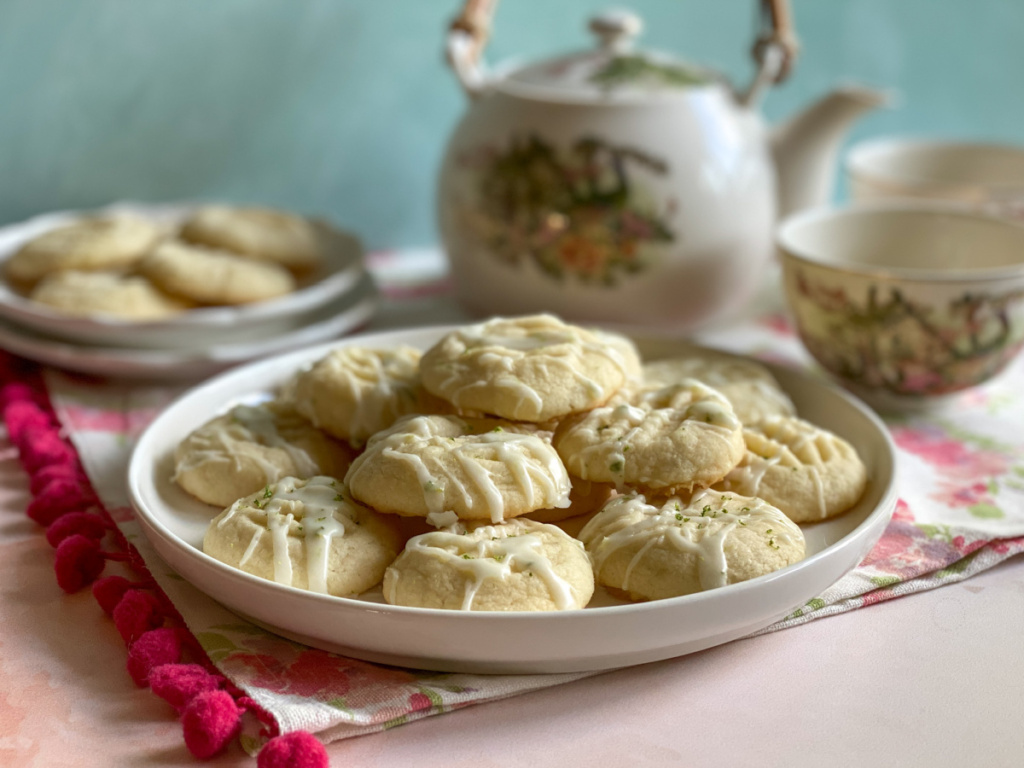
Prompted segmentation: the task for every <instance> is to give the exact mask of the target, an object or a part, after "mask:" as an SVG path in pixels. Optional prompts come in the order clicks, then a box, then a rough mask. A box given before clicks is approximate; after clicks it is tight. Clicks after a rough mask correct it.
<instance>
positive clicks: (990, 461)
mask: <svg viewBox="0 0 1024 768" xmlns="http://www.w3.org/2000/svg"><path fill="white" fill-rule="evenodd" d="M892 437H893V440H894V441H895V442H896V445H897V446H899V448H901V449H902V450H904V451H907V452H908V453H912V454H914V455H915V456H918V457H920V458H921V459H923V460H925V461H927V462H928V463H929V464H931V465H932V466H933V467H935V468H936V469H942V470H943V474H945V475H946V476H947V477H949V476H953V477H956V478H959V479H968V480H976V479H977V478H979V477H994V476H996V475H1002V474H1004V473H1005V472H1006V471H1007V469H1008V468H1009V458H1008V457H1007V456H1006V455H1004V454H1002V453H999V452H998V451H988V450H984V449H982V450H972V449H971V448H969V447H968V446H967V444H966V443H964V442H962V441H960V440H955V439H953V438H950V437H948V436H947V435H946V434H945V433H944V432H943V431H942V430H941V429H940V428H938V427H933V426H924V427H893V428H892Z"/></svg>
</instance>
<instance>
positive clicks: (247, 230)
mask: <svg viewBox="0 0 1024 768" xmlns="http://www.w3.org/2000/svg"><path fill="white" fill-rule="evenodd" d="M179 237H181V239H182V240H185V241H187V242H190V243H196V244H199V245H205V246H208V247H210V248H217V249H220V250H224V251H231V252H232V253H238V254H242V255H243V256H248V257H250V258H252V259H257V260H259V261H268V262H273V263H275V264H280V265H281V266H282V267H287V268H288V269H290V270H292V271H293V272H300V273H303V272H310V271H312V270H314V269H315V268H316V267H317V266H319V264H320V262H321V260H322V259H323V245H322V242H321V237H320V234H319V232H318V230H317V226H316V225H315V224H314V223H313V222H311V221H310V220H309V219H306V218H303V217H302V216H296V215H294V214H291V213H285V212H283V211H274V210H270V209H267V208H231V207H227V206H222V205H211V206H207V207H204V208H200V209H198V210H197V211H195V212H194V213H193V214H192V215H191V216H189V217H188V218H187V219H186V220H185V222H184V223H183V224H182V226H181V232H180V233H179Z"/></svg>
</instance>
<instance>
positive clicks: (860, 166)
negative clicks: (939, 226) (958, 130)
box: [843, 135, 1024, 192]
mask: <svg viewBox="0 0 1024 768" xmlns="http://www.w3.org/2000/svg"><path fill="white" fill-rule="evenodd" d="M900 148H918V149H922V150H964V149H968V150H973V149H977V150H989V151H996V152H1005V153H1007V154H1013V155H1017V156H1020V157H1021V158H1022V159H1024V146H1021V145H1016V144H1011V143H1009V142H1000V141H988V140H971V139H956V138H942V137H935V136H915V135H906V136H881V137H875V138H870V139H864V140H862V141H859V142H856V143H855V144H853V145H852V146H851V147H850V148H849V150H847V152H846V156H845V158H844V160H843V168H844V170H845V172H846V175H847V176H848V177H849V178H851V179H854V180H858V181H865V182H867V183H869V184H874V185H875V186H882V187H885V188H886V189H889V190H890V191H894V192H899V191H901V190H906V191H909V190H918V189H923V188H927V187H931V188H939V189H945V190H975V191H979V192H982V191H984V190H1021V192H1024V178H1022V179H1021V181H957V180H955V179H943V178H939V177H935V176H907V175H898V174H885V173H879V172H877V171H876V170H873V169H868V168H866V167H865V165H866V160H865V156H869V155H873V154H877V153H879V152H883V151H886V150H891V149H900Z"/></svg>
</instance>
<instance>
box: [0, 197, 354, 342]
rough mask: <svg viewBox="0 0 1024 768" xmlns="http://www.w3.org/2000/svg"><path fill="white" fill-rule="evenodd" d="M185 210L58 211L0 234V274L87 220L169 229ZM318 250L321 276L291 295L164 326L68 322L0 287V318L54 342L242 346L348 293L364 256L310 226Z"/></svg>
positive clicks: (340, 236) (349, 242)
mask: <svg viewBox="0 0 1024 768" xmlns="http://www.w3.org/2000/svg"><path fill="white" fill-rule="evenodd" d="M189 210H190V208H189V207H188V206H184V205H141V204H119V205H117V206H111V207H109V208H105V209H102V210H99V211H65V212H60V213H52V214H47V215H44V216H39V217H36V218H33V219H30V220H28V221H25V222H23V223H21V224H14V225H11V226H8V227H4V228H2V229H0V273H2V270H3V264H4V262H5V261H6V260H7V259H8V258H10V256H11V255H13V254H14V253H15V252H16V251H17V250H18V249H19V248H20V247H21V246H22V245H23V244H24V243H25V242H27V241H28V240H30V239H31V238H33V237H36V236H37V235H40V234H42V233H43V232H46V231H48V230H50V229H54V228H56V227H58V226H61V225H63V224H67V223H69V222H71V221H73V220H75V219H76V218H80V217H81V216H83V215H86V214H87V213H88V214H97V213H99V214H103V213H113V212H125V213H135V214H137V215H140V216H144V217H147V218H150V219H153V220H156V221H159V222H161V223H163V224H166V225H167V226H168V227H174V226H176V225H177V223H179V222H180V221H181V220H182V219H183V218H184V217H185V215H187V213H188V211H189ZM314 223H315V224H316V225H317V227H318V231H319V232H320V234H321V236H322V238H323V242H324V244H325V246H326V247H325V250H324V264H323V267H322V269H320V270H318V271H317V272H316V273H314V274H312V275H310V276H308V277H306V278H304V279H303V280H302V281H301V283H300V285H299V288H298V290H296V291H294V292H292V293H290V294H288V295H286V296H282V297H280V298H277V299H272V300H269V301H261V302H257V303H254V304H245V305H241V306H233V307H229V306H224V307H202V308H199V309H192V310H188V311H187V312H183V313H181V314H179V315H175V316H173V317H169V318H167V319H164V320H155V321H149V322H136V321H130V320H121V319H118V318H113V317H109V318H108V317H101V316H95V317H74V316H70V315H65V314H61V313H59V312H57V311H55V310H53V309H51V308H50V307H47V306H45V305H43V304H38V303H36V302H34V301H29V300H28V299H27V298H25V297H24V296H22V295H20V294H18V293H17V292H16V291H14V290H13V289H11V287H10V286H8V285H7V284H6V282H4V281H3V280H0V318H6V319H8V320H11V321H13V322H15V323H17V324H18V325H20V326H23V327H25V328H29V329H32V330H35V331H38V332H41V333H44V334H47V335H48V336H51V337H53V338H57V339H64V340H69V341H80V342H87V343H91V344H101V345H104V346H110V347H132V348H166V349H176V348H188V347H191V346H194V345H195V343H196V338H197V337H200V336H201V338H203V340H204V341H205V342H207V343H229V342H231V343H241V342H243V341H249V340H257V339H260V338H265V337H267V336H269V335H275V334H278V333H282V332H284V331H286V330H288V329H290V328H292V327H293V325H294V322H293V321H294V318H295V317H297V316H299V315H301V314H302V313H308V312H310V311H313V310H316V309H317V308H319V307H322V306H324V305H326V304H328V303H330V302H332V301H337V300H338V299H339V298H340V297H341V296H343V295H344V294H345V293H347V292H349V291H351V290H353V288H355V286H356V284H357V283H358V281H359V278H360V275H361V274H362V269H363V249H362V246H361V244H360V243H359V241H358V240H357V239H356V238H354V237H353V236H351V235H349V234H347V233H345V232H342V231H340V230H337V229H335V228H333V227H331V226H329V225H328V224H325V223H322V222H314Z"/></svg>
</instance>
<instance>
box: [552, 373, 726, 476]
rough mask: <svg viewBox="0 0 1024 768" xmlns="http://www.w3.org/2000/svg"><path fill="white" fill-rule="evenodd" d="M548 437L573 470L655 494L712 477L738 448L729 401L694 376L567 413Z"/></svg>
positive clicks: (722, 469)
mask: <svg viewBox="0 0 1024 768" xmlns="http://www.w3.org/2000/svg"><path fill="white" fill-rule="evenodd" d="M553 442H554V445H555V448H556V449H557V450H558V454H559V455H560V456H561V457H562V460H563V461H564V462H565V465H566V467H567V468H568V470H569V472H571V473H572V474H573V475H576V476H578V477H581V478H583V479H584V480H596V481H598V482H603V483H614V484H615V485H616V486H617V487H619V488H632V489H646V490H650V491H658V492H660V493H676V492H679V491H681V490H692V489H693V488H705V487H707V486H709V485H711V484H712V483H716V482H718V481H719V480H721V479H722V478H723V477H725V475H726V474H727V473H728V472H729V470H731V469H732V468H733V467H735V466H736V464H737V463H738V462H739V460H740V458H741V457H742V456H743V451H744V445H743V431H742V426H741V424H740V421H739V419H737V418H736V416H735V414H734V413H733V410H732V406H731V405H730V404H729V401H728V400H726V399H725V397H723V396H722V395H721V394H719V393H718V392H717V391H715V390H714V389H711V388H710V387H707V386H705V385H704V384H701V383H700V382H699V381H696V380H695V379H687V380H684V382H683V383H681V384H675V385H673V386H670V387H664V388H663V389H659V390H650V391H643V392H641V393H639V394H638V395H637V396H636V397H635V398H634V399H633V400H632V402H631V403H623V404H621V405H610V406H605V407H602V408H595V409H594V410H592V411H590V412H589V413H585V414H580V415H578V416H572V417H570V418H568V419H566V420H565V421H564V422H562V424H560V425H559V428H558V431H557V432H556V433H555V437H554V441H553Z"/></svg>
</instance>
